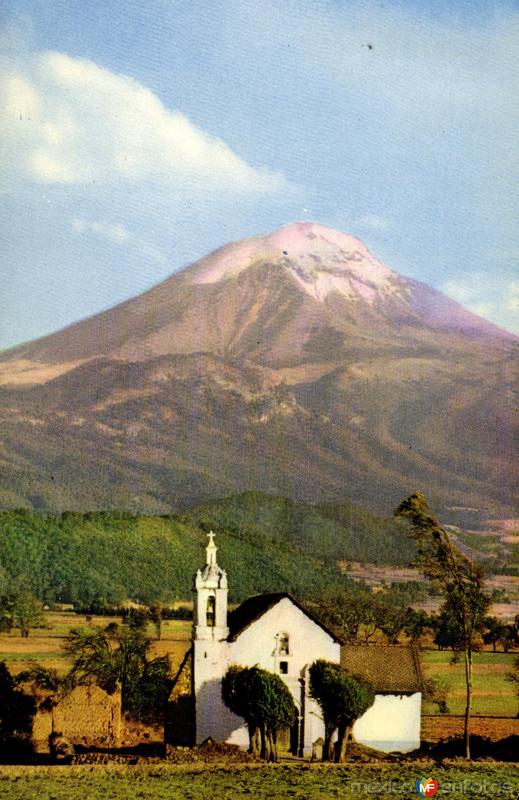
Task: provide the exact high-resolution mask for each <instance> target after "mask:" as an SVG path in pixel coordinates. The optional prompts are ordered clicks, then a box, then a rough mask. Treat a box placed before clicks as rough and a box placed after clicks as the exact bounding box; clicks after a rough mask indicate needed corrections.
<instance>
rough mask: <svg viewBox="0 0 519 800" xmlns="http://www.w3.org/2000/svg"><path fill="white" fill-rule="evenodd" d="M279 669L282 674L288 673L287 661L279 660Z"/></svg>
mask: <svg viewBox="0 0 519 800" xmlns="http://www.w3.org/2000/svg"><path fill="white" fill-rule="evenodd" d="M279 671H280V673H281V674H282V675H288V661H280V662H279Z"/></svg>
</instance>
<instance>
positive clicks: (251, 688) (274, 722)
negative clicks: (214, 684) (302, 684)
mask: <svg viewBox="0 0 519 800" xmlns="http://www.w3.org/2000/svg"><path fill="white" fill-rule="evenodd" d="M222 699H223V701H224V703H225V705H226V706H227V707H228V708H229V709H230V710H231V711H232V712H233V713H234V714H236V715H237V716H239V717H242V718H243V719H244V720H245V722H246V724H247V727H248V730H249V738H250V747H249V752H251V753H252V754H254V755H256V756H257V755H258V734H259V738H260V742H261V747H260V750H259V755H260V758H262V759H264V760H266V759H268V760H269V761H276V760H277V736H278V732H279V731H280V730H282V729H283V728H286V727H287V726H288V725H290V724H291V723H292V721H293V719H294V716H295V713H296V710H295V706H294V701H293V699H292V695H291V693H290V690H289V689H288V687H287V686H286V685H285V684H284V683H283V681H282V680H281V678H280V677H279V675H274V674H273V673H271V672H268V671H267V670H264V669H260V668H259V667H239V666H231V667H229V669H228V670H227V672H226V674H225V675H224V677H223V680H222Z"/></svg>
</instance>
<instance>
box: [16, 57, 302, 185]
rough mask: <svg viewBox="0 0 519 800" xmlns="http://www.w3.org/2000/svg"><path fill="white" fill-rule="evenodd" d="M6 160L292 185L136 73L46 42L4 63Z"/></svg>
mask: <svg viewBox="0 0 519 800" xmlns="http://www.w3.org/2000/svg"><path fill="white" fill-rule="evenodd" d="M0 100H1V105H2V106H3V109H4V110H3V112H2V116H3V124H2V129H1V130H0V133H1V134H2V138H3V140H4V147H6V148H7V150H8V153H7V159H8V160H7V162H5V160H4V163H7V164H8V165H9V167H10V169H11V170H12V171H15V172H16V171H19V172H20V171H21V172H22V173H23V174H24V175H25V176H26V177H29V178H31V179H32V180H34V181H38V182H40V183H47V184H71V185H74V184H88V183H91V182H96V183H100V184H103V183H109V182H110V181H113V180H119V181H120V180H126V181H131V182H135V181H145V180H148V181H150V180H151V181H157V182H166V183H170V184H173V185H186V184H187V185H192V184H194V185H196V186H201V187H202V188H204V187H208V188H209V187H210V188H218V189H221V190H225V191H237V192H247V193H262V192H276V191H278V190H280V189H281V188H285V187H286V186H287V182H286V180H285V179H284V177H283V175H282V174H281V173H275V172H272V171H270V170H268V169H262V168H257V167H255V166H252V165H250V164H248V163H247V162H246V161H245V160H243V159H242V158H240V157H239V156H238V155H237V154H236V153H234V152H233V151H232V150H231V148H230V147H228V146H227V145H226V144H225V142H223V141H221V140H220V139H218V138H216V137H214V136H211V135H209V134H208V133H206V132H205V131H203V130H201V129H200V128H199V127H197V126H196V125H195V124H194V123H193V122H191V121H190V120H189V119H188V118H187V117H186V116H185V115H184V114H182V113H180V112H179V111H175V110H170V109H168V108H166V107H165V106H164V104H163V103H162V102H161V100H160V99H159V98H158V97H157V96H156V95H155V94H153V92H151V91H150V90H149V89H147V88H146V87H145V86H143V85H142V84H140V83H138V82H137V81H136V80H134V79H132V78H130V77H128V76H126V75H116V74H114V73H112V72H110V71H108V70H106V69H103V68H101V67H99V66H97V65H96V64H94V63H93V62H92V61H88V60H86V59H76V58H71V57H70V56H68V55H65V54H63V53H57V52H47V53H44V54H42V55H39V56H36V57H34V58H32V59H28V60H26V62H25V65H24V66H23V67H20V66H19V65H18V66H17V67H15V66H14V65H12V67H11V69H10V70H9V69H7V70H4V75H3V81H2V85H1V87H0Z"/></svg>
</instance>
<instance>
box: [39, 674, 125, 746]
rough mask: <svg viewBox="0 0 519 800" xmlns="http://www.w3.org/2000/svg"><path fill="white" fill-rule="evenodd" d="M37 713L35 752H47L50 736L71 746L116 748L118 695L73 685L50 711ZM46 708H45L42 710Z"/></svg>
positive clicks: (98, 688) (117, 744)
mask: <svg viewBox="0 0 519 800" xmlns="http://www.w3.org/2000/svg"><path fill="white" fill-rule="evenodd" d="M48 705H49V704H48V703H47V704H45V705H44V708H42V709H40V710H38V712H37V713H36V715H35V718H34V723H33V734H32V738H33V742H34V746H35V748H36V750H37V752H48V751H49V736H50V734H51V733H60V734H62V735H63V737H64V738H65V739H67V740H68V741H70V742H71V743H72V744H74V745H82V746H84V747H118V746H119V744H120V739H121V694H120V692H114V694H113V695H110V694H108V693H107V692H105V691H103V689H101V688H100V687H99V686H95V685H93V684H92V685H88V686H76V688H75V689H73V690H72V691H71V692H70V693H69V694H68V695H66V697H64V698H62V699H61V700H59V702H57V703H56V704H55V705H54V706H52V708H50V709H48ZM45 706H46V707H45Z"/></svg>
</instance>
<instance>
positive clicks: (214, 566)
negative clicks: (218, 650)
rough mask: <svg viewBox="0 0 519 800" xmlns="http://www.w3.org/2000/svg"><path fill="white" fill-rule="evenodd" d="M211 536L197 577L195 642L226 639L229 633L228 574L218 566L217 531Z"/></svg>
mask: <svg viewBox="0 0 519 800" xmlns="http://www.w3.org/2000/svg"><path fill="white" fill-rule="evenodd" d="M207 537H208V539H209V541H208V543H207V547H206V549H205V553H206V557H205V566H204V568H203V569H201V570H200V569H199V570H197V573H196V576H195V591H196V602H195V615H194V638H195V641H196V640H198V641H200V640H205V641H208V640H209V641H223V640H225V639H227V636H228V635H229V628H228V627H227V574H226V572H225V570H224V569H221V567H219V566H218V563H217V561H216V553H217V550H218V548H217V547H216V544H215V541H214V533H213V532H212V531H211V532H210V533H208V534H207Z"/></svg>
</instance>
